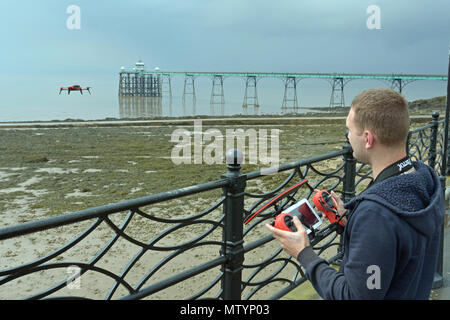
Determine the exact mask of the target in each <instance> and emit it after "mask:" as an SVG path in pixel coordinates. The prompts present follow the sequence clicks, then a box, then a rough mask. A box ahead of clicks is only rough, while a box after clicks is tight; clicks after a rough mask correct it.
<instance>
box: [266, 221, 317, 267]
mask: <svg viewBox="0 0 450 320" xmlns="http://www.w3.org/2000/svg"><path fill="white" fill-rule="evenodd" d="M293 221H294V225H295V227H296V228H297V232H290V231H284V230H279V229H277V228H275V227H273V226H271V225H270V224H266V227H267V229H269V230H270V231H271V232H272V235H273V237H274V238H275V239H277V240H278V241H280V244H281V248H282V249H283V250H284V251H285V252H286V253H288V254H289V255H291V256H292V257H294V258H297V257H298V254H299V253H300V252H301V251H302V250H303V249H305V248H306V247H307V246H309V238H308V235H307V234H306V230H305V227H303V225H302V223H301V222H300V220H299V219H298V217H297V216H294V219H293Z"/></svg>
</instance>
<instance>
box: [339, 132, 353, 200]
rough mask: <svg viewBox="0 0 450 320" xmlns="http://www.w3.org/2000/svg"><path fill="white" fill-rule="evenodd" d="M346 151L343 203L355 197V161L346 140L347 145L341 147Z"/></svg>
mask: <svg viewBox="0 0 450 320" xmlns="http://www.w3.org/2000/svg"><path fill="white" fill-rule="evenodd" d="M343 148H344V149H347V153H345V154H344V163H345V164H344V181H343V188H342V195H343V197H344V199H343V201H344V203H345V202H347V201H349V200H350V199H351V198H353V197H354V196H355V177H356V159H355V158H354V157H353V149H352V146H351V145H350V143H349V142H348V139H347V144H346V145H345V146H344V147H343Z"/></svg>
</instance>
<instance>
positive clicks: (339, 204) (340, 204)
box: [331, 191, 347, 226]
mask: <svg viewBox="0 0 450 320" xmlns="http://www.w3.org/2000/svg"><path fill="white" fill-rule="evenodd" d="M331 197H332V198H333V200H334V203H335V204H336V209H337V212H338V215H339V216H340V217H342V215H343V214H344V213H345V212H346V211H347V210H346V209H345V208H344V202H343V201H342V199H341V198H339V196H338V195H337V194H336V193H334V191H331ZM342 223H343V224H344V226H345V225H346V224H347V217H343V218H342Z"/></svg>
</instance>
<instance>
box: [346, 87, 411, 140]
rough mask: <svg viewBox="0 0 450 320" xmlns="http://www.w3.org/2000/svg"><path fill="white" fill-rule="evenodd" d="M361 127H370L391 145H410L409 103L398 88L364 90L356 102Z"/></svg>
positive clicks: (356, 111) (352, 106)
mask: <svg viewBox="0 0 450 320" xmlns="http://www.w3.org/2000/svg"><path fill="white" fill-rule="evenodd" d="M351 109H352V110H353V112H354V121H355V125H356V126H357V127H358V129H361V130H366V129H369V130H371V131H373V133H374V134H375V135H376V136H377V137H378V139H379V141H380V142H381V143H382V144H384V145H387V146H400V145H404V144H406V139H407V137H408V131H409V113H408V102H407V101H406V99H405V97H404V96H402V95H401V94H400V93H398V92H397V91H395V90H392V89H387V88H378V89H370V90H364V91H362V92H361V93H359V94H358V95H357V96H356V97H355V98H354V99H353V102H352V105H351Z"/></svg>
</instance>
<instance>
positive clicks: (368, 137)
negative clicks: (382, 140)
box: [364, 130, 375, 149]
mask: <svg viewBox="0 0 450 320" xmlns="http://www.w3.org/2000/svg"><path fill="white" fill-rule="evenodd" d="M364 139H365V147H366V149H372V148H373V146H374V143H375V135H374V134H373V132H372V131H371V130H365V131H364Z"/></svg>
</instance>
